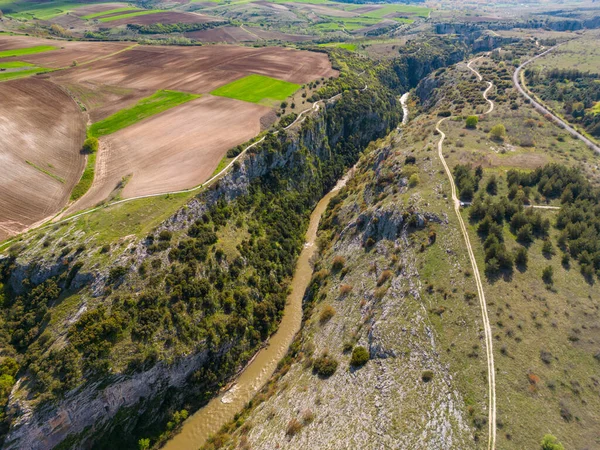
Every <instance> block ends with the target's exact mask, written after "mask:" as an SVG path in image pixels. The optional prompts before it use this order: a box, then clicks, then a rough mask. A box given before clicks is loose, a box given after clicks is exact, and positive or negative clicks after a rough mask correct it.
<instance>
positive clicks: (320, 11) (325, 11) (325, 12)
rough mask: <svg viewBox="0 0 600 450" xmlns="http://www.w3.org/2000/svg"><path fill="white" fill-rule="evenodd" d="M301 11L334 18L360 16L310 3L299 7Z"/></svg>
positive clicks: (351, 12)
mask: <svg viewBox="0 0 600 450" xmlns="http://www.w3.org/2000/svg"><path fill="white" fill-rule="evenodd" d="M299 9H301V10H309V11H312V12H314V13H317V14H323V15H326V16H332V17H356V16H358V15H359V14H357V13H356V12H354V11H343V10H341V9H335V8H329V7H327V6H323V5H311V4H308V3H303V4H302V6H299Z"/></svg>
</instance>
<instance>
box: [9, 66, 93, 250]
mask: <svg viewBox="0 0 600 450" xmlns="http://www.w3.org/2000/svg"><path fill="white" fill-rule="evenodd" d="M0 135H1V136H2V139H0V167H1V168H2V169H1V170H0V240H3V239H5V238H7V237H8V236H10V235H12V234H14V233H16V232H18V231H21V230H22V229H23V228H25V227H27V226H28V225H31V224H33V223H35V222H38V221H40V220H43V219H45V218H47V217H48V216H52V215H53V214H55V213H56V212H58V211H59V210H60V208H61V207H62V206H63V205H64V204H65V203H66V202H67V200H68V199H69V194H70V192H71V189H72V188H73V186H74V185H75V184H76V183H77V181H78V180H79V176H80V175H81V171H82V170H83V165H84V161H85V158H84V156H83V155H81V154H80V149H81V144H82V143H83V140H84V139H85V122H84V119H83V115H82V114H81V111H80V110H79V108H78V106H77V104H76V103H75V102H74V101H73V100H71V99H70V98H69V96H68V95H67V94H65V93H64V92H63V91H62V90H61V88H60V87H58V86H56V85H54V84H52V83H50V82H48V81H44V80H40V79H33V78H31V79H20V80H15V81H8V82H5V83H0Z"/></svg>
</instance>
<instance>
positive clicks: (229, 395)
mask: <svg viewBox="0 0 600 450" xmlns="http://www.w3.org/2000/svg"><path fill="white" fill-rule="evenodd" d="M351 175H352V170H351V171H349V172H348V174H347V175H346V176H345V177H344V178H342V179H341V180H340V181H338V183H337V185H336V186H335V187H334V188H333V189H332V190H331V191H330V192H329V193H328V194H327V195H326V196H325V197H323V198H322V199H321V201H319V203H318V204H317V206H316V207H315V209H314V211H313V212H312V214H311V216H310V223H309V225H308V231H307V232H306V242H305V244H304V248H303V249H302V252H301V253H300V257H299V258H298V262H297V263H296V270H295V272H294V277H293V279H292V285H291V293H290V295H289V297H288V301H287V304H286V306H285V310H284V314H283V319H282V320H281V324H280V325H279V328H278V330H277V332H276V333H275V334H274V335H273V336H271V338H270V339H269V341H268V344H267V346H266V347H264V348H263V349H261V350H260V351H259V352H258V353H257V354H256V356H255V357H254V359H252V361H251V362H250V363H249V364H248V365H247V366H246V367H245V368H244V370H243V371H242V372H241V373H240V375H239V376H238V378H237V379H236V380H235V383H234V384H233V385H232V386H231V387H230V388H229V390H227V391H226V392H224V393H222V394H220V395H219V396H218V397H215V398H213V399H212V400H211V401H210V402H209V403H208V405H206V406H205V407H204V408H202V409H199V410H198V411H197V412H196V413H195V414H194V415H193V416H191V417H190V418H189V419H187V420H186V421H185V422H184V424H183V427H182V429H181V431H180V432H179V433H178V434H177V435H175V436H174V437H173V438H172V439H171V440H170V441H169V442H167V444H166V445H165V446H164V447H163V448H164V449H166V450H197V449H198V448H199V447H200V446H202V445H203V444H204V442H205V441H206V439H207V438H208V437H209V435H211V434H215V433H216V432H217V431H219V429H220V428H221V427H222V426H223V425H225V424H226V423H228V422H230V421H231V420H232V419H233V417H234V416H235V414H236V413H238V412H239V411H241V410H242V409H243V408H244V406H245V405H246V404H247V403H248V402H249V401H250V400H251V399H252V398H253V397H254V395H256V393H257V392H258V391H259V390H260V389H261V388H262V387H263V386H264V385H265V384H266V383H267V381H268V380H269V378H270V377H271V375H273V372H274V371H275V369H276V367H277V363H278V362H279V360H281V358H283V357H284V356H285V354H286V352H287V351H288V348H289V346H290V344H291V343H292V340H293V339H294V336H295V335H296V333H297V332H298V331H299V330H300V325H301V322H302V297H303V296H304V291H305V290H306V288H307V286H308V283H309V282H310V279H311V277H312V272H313V268H312V265H311V258H312V256H313V255H314V253H315V251H316V246H315V239H316V237H317V228H318V227H319V221H320V219H321V216H322V215H323V213H324V212H325V209H326V208H327V205H328V204H329V201H330V200H331V198H332V197H333V196H334V195H335V194H336V193H337V191H339V190H340V189H341V188H342V187H343V186H344V185H345V184H346V182H347V180H348V179H349V177H350V176H351Z"/></svg>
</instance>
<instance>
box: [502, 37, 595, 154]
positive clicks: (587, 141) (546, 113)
mask: <svg viewBox="0 0 600 450" xmlns="http://www.w3.org/2000/svg"><path fill="white" fill-rule="evenodd" d="M557 47H558V45H555V46H554V47H550V48H549V49H548V50H545V51H543V52H542V53H540V54H539V55H536V56H534V57H533V58H531V59H530V60H528V61H525V62H524V63H523V64H521V65H520V66H519V67H517V70H515V73H514V74H513V83H514V84H515V87H516V88H517V90H518V91H519V92H520V93H521V95H522V96H523V97H525V98H526V99H528V100H529V101H530V102H531V104H532V105H533V107H534V108H535V109H537V110H538V111H539V112H540V113H542V114H543V115H544V116H546V117H548V118H550V119H552V120H553V121H554V122H556V123H557V124H558V125H559V126H560V127H561V128H564V129H565V130H566V131H567V132H568V133H569V134H571V136H574V137H576V138H577V139H579V140H580V141H582V142H583V143H584V144H585V145H587V146H588V147H589V148H591V149H592V150H594V151H595V152H597V153H600V147H599V146H598V145H596V144H595V143H594V142H592V141H591V140H590V139H588V138H587V137H585V136H584V135H583V134H581V133H580V132H579V131H577V130H576V129H575V128H573V127H572V126H571V125H569V124H568V123H567V122H565V121H564V120H562V119H561V118H559V117H557V116H556V115H555V114H554V113H553V112H551V111H550V110H548V109H547V108H545V107H544V106H542V105H541V104H539V103H538V102H537V101H536V100H535V99H534V98H533V97H532V96H531V95H529V94H528V93H527V92H526V91H525V89H524V88H523V85H522V84H521V83H524V80H523V79H522V78H521V77H522V72H521V71H522V70H523V68H524V67H525V66H527V65H528V64H530V63H532V62H533V61H535V60H536V59H538V58H540V57H542V56H544V55H546V54H547V53H550V52H551V51H552V50H554V49H556V48H557Z"/></svg>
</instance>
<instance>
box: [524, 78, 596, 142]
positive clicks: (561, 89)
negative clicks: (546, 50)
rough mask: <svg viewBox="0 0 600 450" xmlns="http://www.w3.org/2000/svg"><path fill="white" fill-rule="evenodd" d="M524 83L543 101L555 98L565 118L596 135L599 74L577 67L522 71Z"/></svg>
mask: <svg viewBox="0 0 600 450" xmlns="http://www.w3.org/2000/svg"><path fill="white" fill-rule="evenodd" d="M525 77H526V79H527V83H528V84H529V85H530V87H531V88H532V90H533V91H534V92H536V93H537V94H538V95H539V96H540V98H541V99H542V100H543V101H545V102H557V103H558V104H559V105H560V110H559V112H560V113H561V114H563V115H564V116H565V117H566V118H567V120H568V121H569V122H573V123H578V124H581V126H582V127H583V128H584V129H585V130H586V131H587V132H588V133H590V134H591V135H593V136H596V137H600V82H599V81H600V80H599V78H600V75H598V74H597V73H589V72H581V71H579V70H577V69H551V70H547V71H544V72H542V71H539V70H536V69H527V70H526V71H525Z"/></svg>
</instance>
